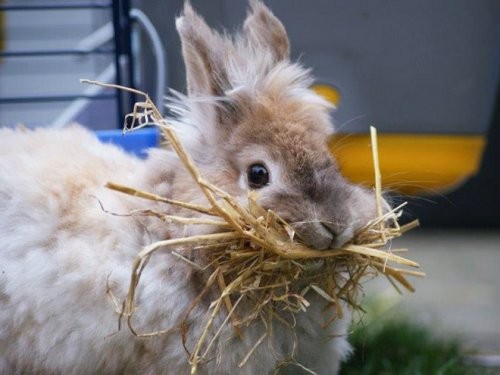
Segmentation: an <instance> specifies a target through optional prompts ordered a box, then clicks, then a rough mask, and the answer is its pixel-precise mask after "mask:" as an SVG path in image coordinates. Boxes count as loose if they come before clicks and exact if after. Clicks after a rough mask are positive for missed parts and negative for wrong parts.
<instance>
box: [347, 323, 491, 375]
mask: <svg viewBox="0 0 500 375" xmlns="http://www.w3.org/2000/svg"><path fill="white" fill-rule="evenodd" d="M350 341H351V343H352V344H353V347H354V354H353V356H352V357H351V358H350V360H349V361H348V362H346V363H345V364H344V365H343V366H342V371H341V374H342V375H351V374H356V375H369V374H397V375H416V374H422V375H424V374H425V375H427V374H442V375H445V374H449V375H469V374H488V373H491V372H488V371H486V370H483V369H480V368H472V367H470V366H466V365H465V364H463V362H462V356H461V353H460V346H459V342H458V341H457V340H453V339H450V340H443V339H439V340H438V339H436V338H434V337H433V336H432V334H431V333H430V332H429V330H428V329H426V328H424V327H421V326H419V325H416V324H413V323H410V322H409V321H407V320H390V321H384V322H383V323H375V322H372V323H371V324H369V325H367V326H363V325H361V324H359V325H358V327H357V328H356V329H355V331H354V333H353V335H352V336H351V339H350Z"/></svg>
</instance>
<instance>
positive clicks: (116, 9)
mask: <svg viewBox="0 0 500 375" xmlns="http://www.w3.org/2000/svg"><path fill="white" fill-rule="evenodd" d="M113 29H114V38H113V39H114V44H115V68H116V69H115V82H116V84H118V85H121V84H122V72H121V66H120V56H121V54H122V47H121V46H122V43H121V31H122V30H121V16H120V3H119V0H113ZM116 106H117V108H116V109H117V114H118V118H119V119H121V118H122V117H123V116H124V115H125V113H124V111H123V99H122V92H120V91H119V90H118V89H116ZM117 127H118V128H119V127H121V124H120V123H118V124H117Z"/></svg>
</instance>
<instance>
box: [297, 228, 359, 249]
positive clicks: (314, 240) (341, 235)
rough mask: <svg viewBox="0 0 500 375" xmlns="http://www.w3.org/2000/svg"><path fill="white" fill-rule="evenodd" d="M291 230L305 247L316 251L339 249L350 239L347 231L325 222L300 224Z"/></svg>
mask: <svg viewBox="0 0 500 375" xmlns="http://www.w3.org/2000/svg"><path fill="white" fill-rule="evenodd" d="M293 228H294V229H295V232H296V234H297V236H298V237H299V238H300V239H301V240H302V241H304V242H305V243H306V245H308V246H311V247H314V248H315V249H317V250H326V249H331V248H337V247H340V246H342V245H343V244H345V243H346V242H347V241H349V240H350V239H351V237H352V233H350V231H349V230H343V229H340V228H338V226H337V225H334V224H331V223H327V222H319V221H313V222H300V223H296V224H293Z"/></svg>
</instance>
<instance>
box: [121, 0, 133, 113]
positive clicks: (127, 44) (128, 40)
mask: <svg viewBox="0 0 500 375" xmlns="http://www.w3.org/2000/svg"><path fill="white" fill-rule="evenodd" d="M121 3H122V16H123V38H122V41H123V47H124V53H125V54H126V56H127V75H128V82H127V84H128V85H129V86H130V87H135V82H134V60H133V58H132V26H131V25H132V20H131V18H130V0H121ZM128 99H129V103H128V108H127V112H130V111H132V108H133V107H134V103H135V102H136V97H135V94H134V93H129V95H128Z"/></svg>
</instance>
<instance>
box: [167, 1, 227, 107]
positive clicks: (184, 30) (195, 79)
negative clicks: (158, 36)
mask: <svg viewBox="0 0 500 375" xmlns="http://www.w3.org/2000/svg"><path fill="white" fill-rule="evenodd" d="M175 25H176V27H177V31H178V33H179V35H180V38H181V43H182V54H183V57H184V63H185V65H186V79H187V91H188V96H196V97H200V96H201V97H205V96H218V95H221V88H220V86H221V79H222V78H223V77H222V74H221V73H220V66H221V64H220V63H219V62H220V61H219V60H220V59H221V55H223V52H224V40H223V38H222V37H221V36H220V35H219V34H218V33H217V32H216V31H214V30H212V29H211V28H210V27H209V26H208V25H207V24H206V23H205V21H204V20H203V18H202V17H200V16H199V15H198V14H197V13H196V12H195V11H194V10H193V8H192V7H191V5H190V4H189V2H186V3H185V5H184V11H183V14H182V16H180V17H178V18H177V19H176V23H175Z"/></svg>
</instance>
